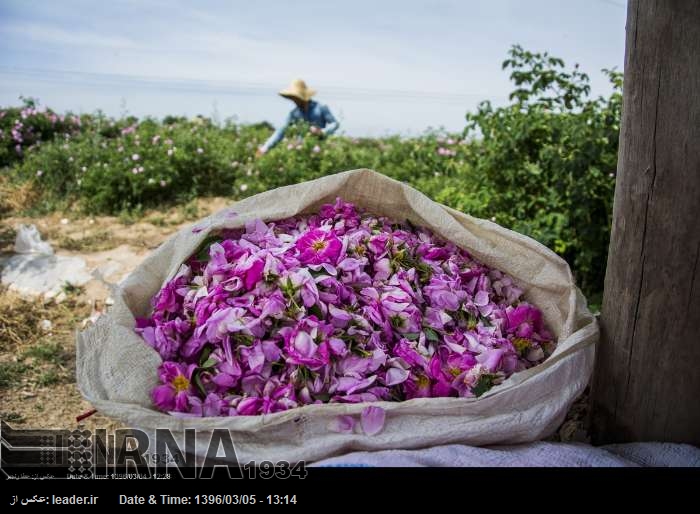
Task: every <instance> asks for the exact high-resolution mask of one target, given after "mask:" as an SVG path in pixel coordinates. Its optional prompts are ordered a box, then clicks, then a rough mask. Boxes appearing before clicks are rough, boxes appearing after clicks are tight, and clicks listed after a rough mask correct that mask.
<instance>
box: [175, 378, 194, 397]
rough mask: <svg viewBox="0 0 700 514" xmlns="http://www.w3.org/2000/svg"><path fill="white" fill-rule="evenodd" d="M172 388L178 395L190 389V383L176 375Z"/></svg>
mask: <svg viewBox="0 0 700 514" xmlns="http://www.w3.org/2000/svg"><path fill="white" fill-rule="evenodd" d="M173 387H174V388H175V391H177V392H178V393H179V392H182V391H187V388H188V387H190V381H189V380H187V379H186V378H185V376H184V375H178V376H176V377H175V378H174V379H173Z"/></svg>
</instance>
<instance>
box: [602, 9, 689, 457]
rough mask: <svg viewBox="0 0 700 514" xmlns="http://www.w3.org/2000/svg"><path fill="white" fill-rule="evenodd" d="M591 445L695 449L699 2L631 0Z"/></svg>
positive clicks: (628, 13) (628, 14) (628, 15)
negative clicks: (668, 443)
mask: <svg viewBox="0 0 700 514" xmlns="http://www.w3.org/2000/svg"><path fill="white" fill-rule="evenodd" d="M623 94H624V103H623V116H622V126H621V132H620V153H619V160H618V171H617V173H618V174H617V185H616V188H615V205H614V208H613V223H612V235H611V240H610V253H609V256H608V268H607V274H606V277H605V294H604V299H603V309H602V314H601V331H602V336H601V341H600V344H599V346H598V358H597V362H596V370H595V375H594V380H593V389H592V406H591V432H592V438H593V442H594V443H608V442H625V441H672V442H685V443H692V444H695V445H700V1H698V0H630V2H629V4H628V12H627V39H626V55H625V81H624V93H623Z"/></svg>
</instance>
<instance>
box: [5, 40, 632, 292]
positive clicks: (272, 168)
mask: <svg viewBox="0 0 700 514" xmlns="http://www.w3.org/2000/svg"><path fill="white" fill-rule="evenodd" d="M503 64H504V68H505V69H508V70H509V71H510V77H511V80H512V81H513V83H514V91H513V94H512V95H511V101H510V103H509V104H508V105H504V106H500V107H496V106H493V105H491V104H490V103H488V102H484V103H482V104H480V105H479V107H478V108H477V109H476V110H475V111H474V112H470V113H467V114H466V120H465V129H464V131H463V132H460V133H446V132H442V131H434V132H428V133H425V134H424V135H422V136H420V137H410V138H406V137H400V136H393V137H383V138H376V139H367V138H354V137H347V136H343V135H340V136H335V137H331V138H327V139H322V138H320V137H319V136H317V135H314V134H312V133H311V132H310V131H309V130H308V127H307V126H297V127H294V128H293V129H291V130H289V131H288V133H287V135H286V138H285V139H284V141H282V142H281V143H280V144H279V145H278V146H277V147H276V148H274V149H273V150H272V151H270V152H269V153H268V154H267V155H265V156H263V157H261V158H259V159H256V158H255V150H256V148H257V146H258V145H260V144H261V143H262V142H263V141H264V140H265V139H266V138H267V137H268V136H269V135H270V133H271V130H272V127H271V126H270V125H269V124H267V123H260V124H256V125H241V124H237V123H234V122H233V121H230V120H229V121H225V122H224V123H219V124H217V123H213V122H212V120H210V119H208V118H205V117H201V116H199V117H196V118H193V119H186V118H183V117H176V116H168V117H166V118H165V119H162V120H156V119H152V118H144V119H137V118H135V117H131V116H125V117H121V118H119V119H115V118H111V117H109V116H106V115H104V114H103V113H100V112H97V113H93V114H71V113H65V114H62V113H56V112H54V111H52V110H51V109H50V108H48V107H45V106H42V105H40V104H39V103H38V101H36V100H34V99H22V105H20V106H17V107H0V188H1V189H0V193H1V194H2V198H0V211H2V215H3V216H4V215H6V214H14V215H17V214H20V213H21V214H23V215H31V216H42V215H46V214H48V213H51V212H55V211H68V210H71V211H72V212H74V213H75V212H80V213H84V214H85V215H86V216H87V215H95V214H112V215H122V216H129V217H131V218H132V219H136V218H138V217H139V216H140V214H141V213H143V212H144V211H145V210H146V209H149V208H167V207H172V206H175V205H183V204H185V203H187V202H189V201H191V200H192V199H194V198H198V197H203V196H225V197H228V198H231V199H233V200H235V199H239V198H242V197H245V196H249V195H253V194H255V193H258V192H260V191H265V190H268V189H271V188H275V187H279V186H283V185H286V184H293V183H297V182H301V181H304V180H309V179H313V178H317V177H320V176H324V175H327V174H330V173H335V172H339V171H344V170H349V169H354V168H372V169H375V170H376V171H379V172H381V173H384V174H386V175H388V176H390V177H393V178H395V179H398V180H401V181H404V182H407V183H409V184H411V185H413V186H414V187H416V188H418V189H419V190H421V191H423V192H424V193H426V194H427V195H429V196H430V197H431V198H433V199H435V200H436V201H438V202H441V203H444V204H446V205H449V206H451V207H454V208H456V209H459V210H461V211H464V212H467V213H470V214H473V215H475V216H478V217H485V218H490V219H493V220H495V221H497V222H498V223H500V224H502V225H504V226H506V227H509V228H513V229H514V230H517V231H519V232H522V233H525V234H528V235H530V236H532V237H534V238H536V239H538V240H539V241H541V242H542V243H544V244H546V245H548V246H549V247H551V248H552V249H553V250H555V251H556V252H558V253H559V254H560V255H562V256H563V257H564V258H565V259H567V260H568V262H569V263H570V264H571V266H572V268H573V269H574V271H575V273H576V275H577V279H578V281H579V284H580V285H581V286H582V288H583V289H584V291H585V292H586V293H587V294H588V295H589V297H590V298H591V299H592V300H593V303H597V294H598V292H599V291H601V290H602V281H603V277H604V270H605V263H606V255H607V244H608V237H609V226H610V216H611V211H612V196H613V191H614V184H615V168H616V160H617V144H618V141H617V139H618V132H619V119H620V107H621V79H620V74H619V73H615V72H607V73H608V75H609V77H610V79H611V82H612V83H613V85H614V88H613V92H612V93H611V94H610V95H609V96H607V97H598V98H591V97H590V95H589V92H590V87H589V79H588V77H587V76H586V75H585V74H584V73H583V72H581V71H580V70H579V68H578V65H576V66H574V67H572V68H567V67H566V66H565V64H564V63H563V61H561V60H560V59H557V58H555V57H551V56H550V55H548V54H546V53H532V52H529V51H526V50H524V49H522V48H520V47H518V46H515V47H513V48H512V49H511V51H510V54H509V56H508V59H507V60H506V61H505V62H504V63H503ZM19 192H21V193H22V195H24V196H22V198H26V201H22V202H18V201H17V195H19Z"/></svg>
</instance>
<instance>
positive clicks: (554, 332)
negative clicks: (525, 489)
mask: <svg viewBox="0 0 700 514" xmlns="http://www.w3.org/2000/svg"><path fill="white" fill-rule="evenodd" d="M113 296H114V299H115V303H114V306H113V307H112V309H111V310H110V311H109V313H108V314H106V315H104V316H102V317H101V318H100V319H99V320H98V322H97V324H96V325H94V326H92V327H90V328H88V329H87V330H85V331H84V332H82V333H80V334H78V341H77V348H78V363H77V378H78V385H79V387H80V389H81V391H82V392H83V394H84V396H85V397H86V398H87V399H88V400H89V401H90V402H91V403H92V404H93V405H94V406H95V408H96V409H98V410H99V411H100V412H102V413H103V414H106V415H108V416H111V417H114V418H116V419H119V420H120V421H122V422H124V423H125V424H127V425H129V426H132V427H137V428H140V429H142V430H146V431H148V432H152V431H154V430H155V429H156V428H167V429H170V430H171V431H172V432H174V433H176V434H181V433H182V432H183V431H184V430H185V429H188V428H194V429H196V430H197V432H196V433H197V438H198V441H200V440H201V444H199V445H198V446H197V450H198V452H204V451H206V449H207V445H208V440H209V437H210V435H211V432H212V430H214V429H218V428H223V429H227V430H229V431H230V433H231V435H232V439H233V442H234V445H235V450H236V452H237V456H238V459H239V461H243V462H247V461H250V460H253V461H256V462H260V461H263V460H271V461H280V460H286V461H290V462H296V461H300V460H305V461H314V460H318V459H321V458H325V457H329V456H332V455H335V454H339V453H342V452H343V451H344V450H347V449H353V450H362V449H365V450H373V449H392V448H403V449H408V448H424V447H428V446H434V445H441V444H449V443H464V444H470V445H487V444H506V443H521V442H529V441H534V440H537V439H541V438H544V437H547V436H549V435H551V434H552V433H553V432H554V431H555V430H556V428H557V427H558V425H559V424H560V423H561V422H562V421H563V419H564V416H565V414H566V412H567V410H568V408H569V407H570V406H571V404H572V402H573V401H574V400H575V399H576V397H577V396H578V395H579V394H580V393H581V392H582V391H583V389H584V388H585V386H586V384H587V383H588V379H589V377H590V374H591V371H592V368H593V359H594V344H595V342H596V341H597V338H598V327H597V323H596V321H595V318H594V317H593V316H592V315H591V313H590V312H589V311H588V310H587V308H586V303H585V299H584V298H583V296H582V295H581V293H580V291H579V290H578V289H577V288H576V287H575V285H574V282H573V278H572V275H571V271H570V269H569V267H568V265H567V264H566V263H565V262H564V261H563V260H562V259H561V258H559V257H558V256H556V255H555V254H554V253H553V252H551V251H550V250H549V249H547V248H546V247H544V246H542V245H541V244H539V243H537V242H535V241H533V240H532V239H530V238H528V237H525V236H522V235H520V234H517V233H514V232H511V231H509V230H506V229H504V228H502V227H500V226H498V225H496V224H495V223H492V222H489V221H485V220H480V219H476V218H472V217H470V216H468V215H465V214H462V213H460V212H457V211H454V210H452V209H450V208H447V207H445V206H442V205H440V204H437V203H435V202H432V201H431V200H429V199H428V198H426V197H425V196H424V195H422V194H421V193H419V192H417V191H415V190H414V189H412V188H410V187H408V186H406V185H404V184H401V183H399V182H396V181H394V180H391V179H388V178H386V177H384V176H383V175H380V174H377V173H375V172H372V171H370V170H356V171H350V172H345V173H339V174H336V175H331V176H328V177H324V178H321V179H318V180H314V181H311V182H306V183H302V184H297V185H294V186H288V187H284V188H280V189H276V190H273V191H268V192H265V193H261V194H259V195H256V196H253V197H250V198H247V199H245V200H243V201H240V202H238V203H236V204H234V205H233V206H231V208H229V209H225V210H223V211H221V212H219V213H217V214H215V215H212V216H210V217H208V218H205V219H203V220H201V221H199V222H198V223H195V224H194V225H193V226H191V227H187V228H185V229H183V230H181V231H180V232H178V233H177V234H175V235H174V236H173V237H171V238H170V239H169V240H168V241H166V242H165V243H164V244H163V245H161V246H160V247H159V248H158V249H157V250H156V251H155V252H154V253H153V254H152V255H151V256H149V257H148V258H147V259H146V260H145V261H144V262H143V263H142V264H141V265H140V266H139V267H138V268H137V269H136V270H135V271H134V272H133V273H132V274H131V275H130V276H129V277H127V279H125V280H124V281H123V282H122V283H121V284H120V285H119V287H118V288H117V290H116V291H115V293H114V295H113ZM180 441H182V438H181V439H180Z"/></svg>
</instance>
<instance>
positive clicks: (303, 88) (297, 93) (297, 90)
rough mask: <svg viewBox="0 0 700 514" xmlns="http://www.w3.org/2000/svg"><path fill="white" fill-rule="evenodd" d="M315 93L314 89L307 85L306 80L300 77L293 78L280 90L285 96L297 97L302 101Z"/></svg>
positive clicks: (305, 100) (307, 99) (306, 100)
mask: <svg viewBox="0 0 700 514" xmlns="http://www.w3.org/2000/svg"><path fill="white" fill-rule="evenodd" d="M315 94H316V90H315V89H311V88H310V87H308V86H307V85H306V82H304V81H303V80H301V79H295V80H293V81H292V83H291V84H290V85H289V87H287V88H286V89H283V90H282V91H280V95H282V96H283V97H285V98H290V99H291V98H298V99H299V100H302V101H304V102H308V101H309V99H310V98H311V97H312V96H314V95H315Z"/></svg>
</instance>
